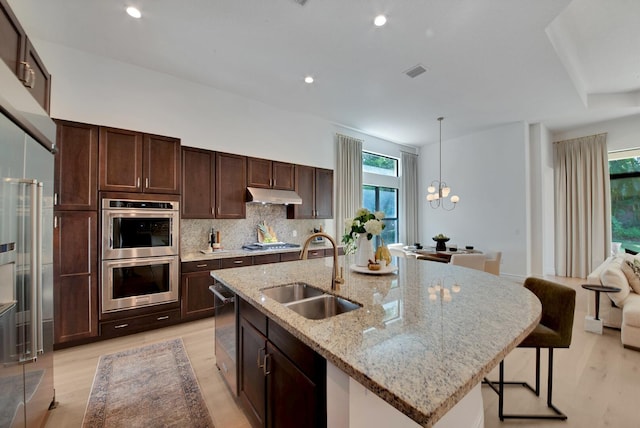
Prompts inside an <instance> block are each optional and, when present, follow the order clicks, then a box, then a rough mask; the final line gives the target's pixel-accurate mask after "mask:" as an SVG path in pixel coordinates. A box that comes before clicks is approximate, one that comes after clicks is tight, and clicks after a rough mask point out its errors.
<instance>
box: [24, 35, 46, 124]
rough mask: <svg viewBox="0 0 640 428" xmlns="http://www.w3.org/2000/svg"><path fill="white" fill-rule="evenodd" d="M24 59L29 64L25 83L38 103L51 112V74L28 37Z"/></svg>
mask: <svg viewBox="0 0 640 428" xmlns="http://www.w3.org/2000/svg"><path fill="white" fill-rule="evenodd" d="M24 59H25V61H26V62H27V64H28V66H27V69H26V70H25V73H26V74H25V77H24V78H25V82H24V85H25V86H26V88H27V90H28V91H29V93H30V94H31V95H33V97H34V98H35V99H36V101H37V102H38V104H40V105H41V106H42V108H43V109H44V110H45V111H46V112H47V113H49V107H50V104H51V75H50V74H49V72H48V71H47V69H46V67H45V66H44V63H43V62H42V60H41V59H40V56H38V53H37V52H36V50H35V48H34V47H33V45H32V44H31V41H30V40H29V39H27V44H26V47H25V54H24Z"/></svg>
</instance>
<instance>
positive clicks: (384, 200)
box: [362, 151, 399, 248]
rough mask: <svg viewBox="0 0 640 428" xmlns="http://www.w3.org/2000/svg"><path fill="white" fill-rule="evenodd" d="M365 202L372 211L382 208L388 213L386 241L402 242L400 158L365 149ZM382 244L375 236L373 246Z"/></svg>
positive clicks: (363, 193) (363, 191)
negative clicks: (399, 221)
mask: <svg viewBox="0 0 640 428" xmlns="http://www.w3.org/2000/svg"><path fill="white" fill-rule="evenodd" d="M362 172H363V179H364V182H365V184H364V185H363V186H362V201H363V206H364V207H365V208H367V209H368V210H369V211H382V212H383V213H384V215H385V218H384V220H383V223H384V225H385V227H384V230H383V231H382V235H381V237H382V239H383V240H384V243H385V244H393V243H395V242H398V187H399V178H398V159H396V158H392V157H389V156H384V155H378V154H375V153H370V152H364V151H363V152H362ZM380 244H381V241H380V236H375V237H374V241H373V246H374V248H375V247H378V246H379V245H380Z"/></svg>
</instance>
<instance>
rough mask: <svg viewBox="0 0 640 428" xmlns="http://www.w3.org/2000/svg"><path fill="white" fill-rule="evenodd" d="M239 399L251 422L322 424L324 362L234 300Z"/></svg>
mask: <svg viewBox="0 0 640 428" xmlns="http://www.w3.org/2000/svg"><path fill="white" fill-rule="evenodd" d="M239 310H240V317H239V329H238V331H239V335H238V340H239V351H238V352H239V358H238V361H239V363H240V370H239V373H240V380H239V389H240V391H239V393H240V402H241V404H242V406H243V408H244V409H245V410H246V413H247V416H248V418H249V420H250V422H251V424H252V425H253V426H256V427H269V428H271V427H285V426H286V427H288V426H308V427H326V424H327V418H326V407H327V406H326V361H325V360H324V358H322V357H321V356H320V355H318V354H317V353H316V352H315V351H313V350H312V349H311V348H309V347H308V346H306V345H305V344H304V343H302V342H301V341H300V340H298V339H296V338H295V337H294V336H292V335H291V334H290V333H289V332H287V331H286V330H285V329H283V328H282V327H281V326H280V325H278V324H277V323H275V322H274V321H272V320H271V319H269V318H267V317H266V316H265V315H263V314H262V313H261V312H259V311H258V310H257V309H256V308H254V307H253V306H251V305H250V304H249V303H247V302H245V301H244V300H242V299H240V309H239Z"/></svg>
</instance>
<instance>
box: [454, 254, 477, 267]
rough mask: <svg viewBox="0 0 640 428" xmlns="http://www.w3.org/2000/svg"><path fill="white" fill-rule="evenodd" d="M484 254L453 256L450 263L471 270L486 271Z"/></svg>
mask: <svg viewBox="0 0 640 428" xmlns="http://www.w3.org/2000/svg"><path fill="white" fill-rule="evenodd" d="M485 259H486V256H485V255H484V254H452V255H451V260H450V261H449V263H451V264H452V265H457V266H464V267H468V268H471V269H477V270H484V260H485Z"/></svg>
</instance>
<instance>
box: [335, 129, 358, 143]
mask: <svg viewBox="0 0 640 428" xmlns="http://www.w3.org/2000/svg"><path fill="white" fill-rule="evenodd" d="M336 137H345V138H351V139H352V140H357V141H360V142H361V143H364V140H361V139H359V138H356V137H352V136H351V135H345V134H341V133H339V132H336Z"/></svg>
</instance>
